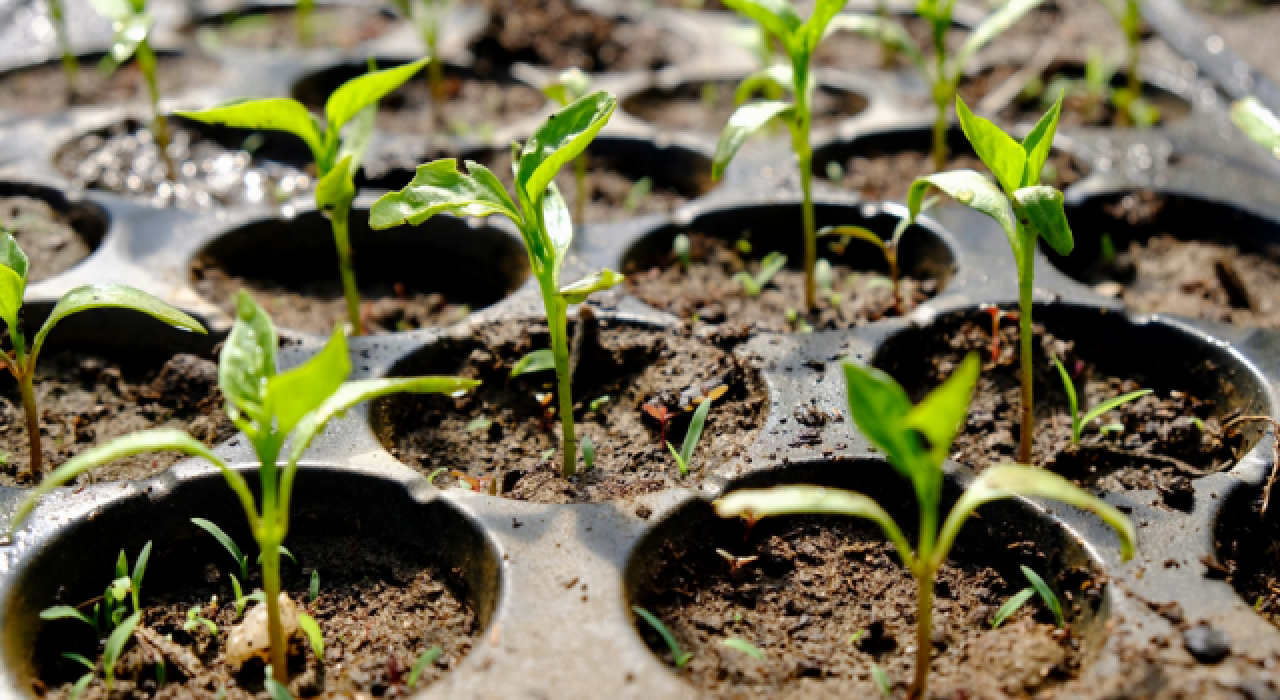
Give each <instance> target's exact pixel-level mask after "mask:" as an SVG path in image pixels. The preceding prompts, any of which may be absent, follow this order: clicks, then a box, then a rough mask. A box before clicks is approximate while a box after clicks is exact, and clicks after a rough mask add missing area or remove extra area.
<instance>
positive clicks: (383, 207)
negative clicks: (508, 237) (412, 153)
mask: <svg viewBox="0 0 1280 700" xmlns="http://www.w3.org/2000/svg"><path fill="white" fill-rule="evenodd" d="M466 165H467V174H465V175H464V174H462V173H460V172H458V161H456V160H455V159H453V158H444V159H441V160H437V161H432V162H430V163H425V164H423V165H419V166H418V170H417V172H416V173H415V174H414V176H413V180H412V181H410V182H409V184H408V185H406V186H405V188H404V189H402V190H400V191H399V192H389V193H387V194H384V195H382V196H381V197H379V198H378V201H376V202H374V204H373V208H372V209H371V210H370V211H369V226H370V227H372V228H373V229H375V230H382V229H388V228H392V227H393V226H399V225H401V224H405V223H409V224H413V225H414V226H417V225H418V224H421V223H422V222H424V221H426V220H427V219H429V218H431V217H433V216H435V215H436V214H439V213H441V212H450V213H454V214H458V215H461V216H489V215H490V214H503V215H506V216H507V217H509V218H510V219H511V220H512V221H514V222H516V223H517V224H521V223H522V219H521V217H520V214H519V213H518V211H517V209H516V205H515V202H513V201H511V196H510V195H508V194H507V191H506V189H504V188H503V186H502V183H500V182H499V181H498V178H497V177H495V176H494V174H493V173H492V172H490V171H489V169H488V168H486V167H484V166H483V165H480V164H479V163H474V162H472V161H467V164H466Z"/></svg>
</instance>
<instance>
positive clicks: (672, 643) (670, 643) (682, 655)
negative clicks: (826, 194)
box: [631, 0, 732, 668]
mask: <svg viewBox="0 0 1280 700" xmlns="http://www.w3.org/2000/svg"><path fill="white" fill-rule="evenodd" d="M730 1H732V0H726V2H730ZM631 611H632V612H634V613H635V614H636V615H638V616H639V617H640V619H642V620H644V621H645V622H647V623H648V624H649V626H650V627H652V628H653V629H654V630H655V631H656V632H657V633H658V634H659V635H660V636H661V637H662V640H663V641H664V642H666V643H667V648H668V649H670V650H671V660H672V661H674V662H675V664H676V668H684V665H685V664H687V663H689V659H692V658H693V654H692V653H691V652H687V651H684V650H683V649H681V648H680V642H678V641H676V636H675V635H674V634H672V633H671V630H669V629H667V626H666V625H664V624H662V620H659V619H658V616H657V615H654V614H653V613H651V612H649V611H648V610H645V609H644V608H642V607H640V606H639V605H632V606H631Z"/></svg>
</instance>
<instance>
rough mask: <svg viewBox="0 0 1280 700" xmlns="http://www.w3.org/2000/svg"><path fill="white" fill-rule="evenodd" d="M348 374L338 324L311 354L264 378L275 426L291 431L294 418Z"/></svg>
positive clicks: (325, 396)
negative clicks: (290, 367)
mask: <svg viewBox="0 0 1280 700" xmlns="http://www.w3.org/2000/svg"><path fill="white" fill-rule="evenodd" d="M349 374H351V360H350V359H349V358H348V357H347V338H346V331H345V329H344V328H341V327H339V328H338V329H337V330H335V331H334V332H333V335H332V336H330V337H329V342H328V343H326V344H325V346H324V348H323V349H322V350H320V352H318V353H316V355H315V356H314V357H312V358H311V359H309V360H307V361H306V362H304V363H303V364H301V365H299V366H298V367H295V368H293V369H291V370H289V371H287V372H282V373H280V374H277V375H275V376H274V377H268V378H267V401H268V406H267V410H268V413H270V414H271V415H274V416H275V423H276V430H278V431H279V432H280V433H282V434H288V433H290V432H292V431H293V429H294V427H295V426H297V425H298V421H300V420H302V418H303V416H305V415H307V414H308V413H311V412H312V411H314V410H315V409H316V408H317V407H319V406H320V405H321V404H323V403H324V402H325V401H326V400H328V398H329V397H330V396H332V395H333V393H334V392H335V391H337V390H338V387H340V386H342V382H343V380H345V379H346V378H347V375H349Z"/></svg>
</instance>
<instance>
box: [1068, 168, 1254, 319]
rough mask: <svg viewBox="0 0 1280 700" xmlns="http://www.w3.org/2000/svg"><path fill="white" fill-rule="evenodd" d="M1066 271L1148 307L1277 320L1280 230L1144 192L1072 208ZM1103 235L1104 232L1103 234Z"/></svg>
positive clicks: (1221, 208) (1228, 210) (1226, 208)
mask: <svg viewBox="0 0 1280 700" xmlns="http://www.w3.org/2000/svg"><path fill="white" fill-rule="evenodd" d="M1070 209H1071V211H1070V212H1069V214H1068V216H1069V217H1070V218H1071V222H1072V229H1073V230H1074V231H1078V232H1079V235H1078V237H1077V239H1076V251H1075V253H1074V254H1073V255H1071V256H1069V257H1065V258H1064V257H1062V256H1059V255H1057V254H1055V253H1052V252H1051V251H1048V249H1047V248H1045V250H1046V253H1047V254H1048V255H1049V259H1050V260H1051V261H1053V263H1054V264H1055V265H1056V266H1057V267H1058V268H1059V269H1061V270H1062V271H1063V272H1065V273H1067V274H1068V275H1070V276H1072V277H1074V278H1075V279H1077V280H1080V281H1081V282H1083V283H1085V284H1088V285H1091V286H1092V287H1093V289H1094V291H1096V292H1098V293H1100V294H1103V295H1104V296H1111V297H1118V298H1121V299H1123V300H1124V301H1125V303H1126V304H1127V305H1129V306H1130V307H1131V308H1133V309H1135V310H1138V311H1143V312H1159V313H1175V314H1181V315H1183V316H1189V317H1191V318H1202V319H1207V320H1211V321H1224V322H1228V323H1237V324H1242V325H1249V326H1262V327H1267V328H1277V327H1280V296H1277V294H1276V293H1275V291H1274V290H1275V289H1277V285H1280V246H1277V245H1276V244H1275V243H1274V241H1275V240H1276V234H1277V232H1278V231H1280V227H1278V226H1277V224H1276V223H1275V222H1273V221H1270V220H1268V219H1264V218H1262V217H1260V216H1256V215H1253V214H1250V213H1248V212H1245V211H1242V210H1240V209H1237V208H1235V207H1232V206H1230V205H1227V204H1219V203H1214V202H1209V201H1205V200H1200V199H1196V198H1192V197H1182V196H1176V195H1165V194H1161V193H1157V192H1151V191H1148V190H1140V191H1136V192H1128V193H1123V194H1118V195H1111V196H1105V197H1099V198H1097V199H1092V200H1089V201H1086V202H1083V203H1081V204H1079V205H1075V206H1072V207H1070ZM1104 235H1105V238H1104Z"/></svg>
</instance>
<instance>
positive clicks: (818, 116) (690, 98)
mask: <svg viewBox="0 0 1280 700" xmlns="http://www.w3.org/2000/svg"><path fill="white" fill-rule="evenodd" d="M736 89H737V83H736V82H734V81H728V80H724V81H708V82H690V83H684V84H681V85H679V86H677V87H675V88H670V89H666V88H658V87H655V88H650V89H648V90H645V91H644V92H642V93H640V94H638V95H636V96H634V97H631V98H628V99H627V100H625V101H624V102H623V104H622V108H623V109H625V110H626V111H627V112H629V113H631V114H632V115H634V116H636V117H638V118H640V119H642V120H644V121H646V122H649V123H650V124H653V125H655V126H659V127H662V128H664V129H669V130H672V131H699V132H705V133H712V134H718V133H720V131H721V130H723V129H724V127H725V124H727V123H728V122H729V117H731V116H733V113H734V112H735V111H737V108H738V106H737V105H736V104H735V102H734V92H735V91H736ZM867 104H868V102H867V98H866V97H864V96H862V95H859V94H858V93H856V92H848V91H844V90H838V89H836V88H832V87H826V86H819V87H818V89H817V90H815V91H814V93H813V104H812V110H813V126H814V127H815V128H823V127H829V126H832V125H833V124H836V123H838V122H840V121H842V120H844V119H848V118H850V117H853V116H854V115H856V114H858V113H860V112H861V111H862V110H864V109H866V108H867Z"/></svg>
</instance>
